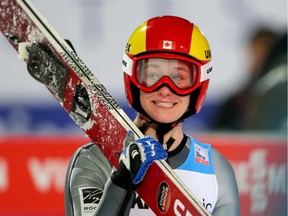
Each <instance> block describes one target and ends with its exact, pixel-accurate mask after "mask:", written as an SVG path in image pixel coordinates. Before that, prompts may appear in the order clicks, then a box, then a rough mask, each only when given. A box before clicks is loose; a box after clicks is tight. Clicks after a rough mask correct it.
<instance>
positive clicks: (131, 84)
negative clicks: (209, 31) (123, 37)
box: [122, 16, 212, 120]
mask: <svg viewBox="0 0 288 216" xmlns="http://www.w3.org/2000/svg"><path fill="white" fill-rule="evenodd" d="M154 59H157V60H159V59H161V61H164V62H166V63H173V64H177V65H184V66H183V67H185V71H186V70H187V71H188V72H189V73H188V78H187V81H186V82H185V84H184V82H183V83H182V82H179V81H177V80H179V79H177V78H174V77H179V76H181V72H176V71H175V73H174V72H173V73H172V74H161V75H158V74H157V76H155V74H153V72H147V70H145V69H143V68H147V64H149V62H153V60H154ZM145 65H146V67H145ZM177 67H178V66H177ZM122 69H123V71H124V82H125V93H126V97H127V100H128V103H129V104H130V105H131V106H132V107H133V108H134V109H135V110H137V111H138V112H140V113H142V114H144V115H146V113H145V111H144V110H143V109H142V108H141V105H140V102H139V91H140V90H142V91H145V92H151V91H154V90H157V89H158V88H160V87H161V86H163V85H166V86H168V87H169V88H170V89H171V90H172V91H173V92H175V93H176V94H178V95H188V94H190V104H189V108H188V109H189V110H188V111H187V112H186V113H185V114H184V115H183V116H182V117H181V119H180V120H183V119H184V118H187V117H188V116H190V115H193V114H195V113H197V112H199V111H200V109H201V107H202V106H203V103H204V101H205V98H206V92H207V88H208V84H209V79H210V75H211V71H212V65H211V51H210V47H209V44H208V42H207V40H206V38H205V37H204V35H203V34H202V32H201V31H200V30H199V28H198V27H197V26H196V25H195V24H193V23H191V22H189V21H188V20H186V19H183V18H180V17H176V16H161V17H154V18H151V19H149V20H147V21H145V22H144V23H142V24H141V25H140V26H138V27H137V28H136V30H135V31H134V32H133V33H132V35H131V36H130V38H129V40H128V42H127V45H126V50H125V53H124V56H123V60H122ZM147 73H148V74H149V75H147ZM151 77H153V79H152V78H151Z"/></svg>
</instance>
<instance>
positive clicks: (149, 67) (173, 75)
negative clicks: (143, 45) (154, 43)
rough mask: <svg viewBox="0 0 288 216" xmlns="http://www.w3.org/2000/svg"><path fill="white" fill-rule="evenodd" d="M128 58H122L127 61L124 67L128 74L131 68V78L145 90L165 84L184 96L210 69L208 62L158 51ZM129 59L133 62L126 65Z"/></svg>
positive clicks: (208, 74)
mask: <svg viewBox="0 0 288 216" xmlns="http://www.w3.org/2000/svg"><path fill="white" fill-rule="evenodd" d="M124 57H125V56H124ZM127 58H128V59H127ZM127 58H126V59H125V58H124V59H123V61H125V64H126V67H125V68H123V70H124V71H125V72H126V73H127V74H128V75H129V71H130V74H131V75H130V80H131V81H132V82H133V83H134V84H135V85H136V86H137V87H139V88H140V89H141V90H142V91H145V92H152V91H155V90H157V89H159V88H160V87H162V86H164V85H165V86H168V87H169V88H170V89H171V90H173V91H174V92H176V93H177V94H180V95H187V94H189V93H191V92H192V91H193V90H195V89H196V88H197V87H199V86H200V85H201V83H202V82H203V81H205V80H207V79H209V78H210V72H211V70H212V66H211V64H210V62H208V63H207V64H204V65H203V63H201V62H198V61H196V60H194V59H191V58H188V57H184V56H179V55H175V54H159V53H157V54H150V55H145V56H140V57H136V58H134V59H133V60H132V59H130V58H129V57H128V56H127ZM129 60H130V61H129ZM131 61H133V64H132V65H129V62H131ZM127 63H128V64H127ZM131 63H132V62H131ZM127 66H128V67H127Z"/></svg>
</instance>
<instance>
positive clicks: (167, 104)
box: [155, 102, 173, 107]
mask: <svg viewBox="0 0 288 216" xmlns="http://www.w3.org/2000/svg"><path fill="white" fill-rule="evenodd" d="M155 104H156V106H161V107H172V106H173V103H163V102H156V103H155Z"/></svg>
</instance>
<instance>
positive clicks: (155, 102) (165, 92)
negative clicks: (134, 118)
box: [140, 59, 192, 123]
mask: <svg viewBox="0 0 288 216" xmlns="http://www.w3.org/2000/svg"><path fill="white" fill-rule="evenodd" d="M164 77H165V78H166V79H170V80H171V81H173V83H174V84H175V85H177V86H178V87H180V88H186V87H187V86H189V85H191V82H192V79H191V72H190V68H189V67H188V66H187V65H186V64H184V63H182V62H179V61H176V60H172V61H171V60H169V61H168V60H163V59H153V60H152V61H151V60H150V61H149V62H147V63H146V64H145V65H144V66H143V77H142V80H143V81H144V82H145V83H146V84H147V85H149V84H150V85H153V83H156V82H157V81H158V80H160V79H163V78H164ZM168 85H169V83H166V85H163V86H161V87H160V88H158V89H157V90H155V91H152V92H149V93H147V92H144V91H140V104H141V106H142V108H143V109H144V110H145V112H146V113H147V114H148V115H149V116H150V117H151V118H152V119H154V120H155V121H158V122H161V123H171V122H174V121H176V120H178V119H179V118H180V117H181V116H182V115H183V114H184V113H185V112H186V111H187V109H188V106H189V102H190V95H186V96H180V95H178V94H175V93H174V92H173V91H172V90H171V88H170V87H169V86H168Z"/></svg>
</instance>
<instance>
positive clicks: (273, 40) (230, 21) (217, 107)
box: [0, 0, 287, 216]
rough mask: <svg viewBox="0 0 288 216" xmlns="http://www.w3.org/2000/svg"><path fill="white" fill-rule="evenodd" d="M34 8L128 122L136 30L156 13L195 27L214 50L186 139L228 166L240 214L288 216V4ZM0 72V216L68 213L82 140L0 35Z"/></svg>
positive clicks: (160, 0) (158, 1) (73, 2)
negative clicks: (208, 147)
mask: <svg viewBox="0 0 288 216" xmlns="http://www.w3.org/2000/svg"><path fill="white" fill-rule="evenodd" d="M32 2H33V3H34V4H35V6H36V7H37V8H38V9H39V11H40V12H41V13H42V14H43V15H44V16H45V17H46V19H47V20H48V21H49V22H50V23H51V24H52V26H53V27H54V28H55V29H56V30H57V31H58V33H60V35H61V36H62V37H63V38H65V39H69V40H70V41H71V42H72V44H73V45H74V48H75V49H76V51H77V53H78V55H79V57H80V58H81V59H82V60H83V61H84V63H85V64H86V65H87V66H88V68H89V69H90V70H91V71H92V72H93V73H94V75H95V76H96V77H97V78H98V79H99V80H100V82H101V83H102V84H103V85H104V86H106V88H107V90H108V91H109V92H110V93H111V95H112V96H113V97H114V98H115V99H116V100H117V102H118V103H119V104H120V106H121V107H122V108H123V109H124V110H125V111H126V112H127V114H128V115H129V116H130V117H131V118H133V117H134V115H135V112H134V111H133V110H132V109H131V108H130V107H128V106H127V103H126V98H125V95H124V88H123V79H122V76H123V73H122V71H121V60H122V55H123V52H124V48H125V45H126V42H127V40H128V37H129V36H130V34H131V33H132V31H133V30H134V29H135V28H136V27H137V26H138V25H139V24H141V23H142V22H143V21H144V20H147V19H148V18H150V17H153V16H158V15H178V16H182V17H184V18H187V19H189V20H191V21H192V22H194V23H195V24H196V25H198V26H199V28H200V29H201V30H202V31H203V33H204V35H205V36H206V38H207V39H208V41H209V43H210V46H211V50H212V59H213V76H212V79H211V81H210V85H209V89H208V96H207V100H206V102H205V104H204V107H203V108H202V110H201V112H200V113H199V114H197V115H195V116H192V117H190V119H189V120H186V121H185V128H186V131H187V133H188V134H190V135H192V136H196V137H198V138H199V139H200V140H202V141H207V142H209V143H212V144H213V145H214V146H215V147H217V148H219V149H220V150H221V152H222V153H223V154H225V155H226V156H227V157H228V159H229V160H230V161H231V163H232V164H233V167H234V169H235V173H236V176H237V181H238V184H239V185H238V186H239V191H240V195H241V211H242V213H241V215H245V216H246V215H286V214H287V165H286V164H287V1H285V0H275V1H269V0H261V1H260V0H254V1H248V0H215V1H208V0H203V1H192V0H181V1H176V0H146V1H132V0H122V1H116V0H105V1H104V0H97V1H95V0H82V1H80V0H61V1H45V0H33V1H32ZM0 65H1V69H0V215H33V214H34V215H64V200H63V188H64V180H65V171H66V167H67V163H68V161H69V158H70V157H71V155H72V153H73V152H74V151H75V149H76V148H77V147H79V146H80V145H82V144H84V143H86V142H87V141H88V138H87V137H86V136H85V135H84V133H83V132H82V130H81V129H80V128H79V127H78V126H77V125H76V124H75V123H74V122H73V121H72V120H71V119H70V117H69V116H68V115H67V113H66V112H65V111H64V110H63V109H62V107H61V106H60V105H59V103H58V102H57V101H56V100H55V99H54V98H53V96H52V95H51V94H50V92H49V91H47V89H46V88H45V87H44V86H42V85H41V84H40V83H38V82H36V81H35V80H34V79H33V78H31V76H30V75H29V74H28V72H27V70H26V65H25V63H24V62H23V61H21V60H19V59H18V58H17V53H16V51H15V50H14V49H13V48H12V47H11V45H10V44H9V43H8V42H7V40H6V39H5V38H4V37H3V35H0ZM23 186H24V187H23ZM43 211H45V212H46V214H44V213H43Z"/></svg>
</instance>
